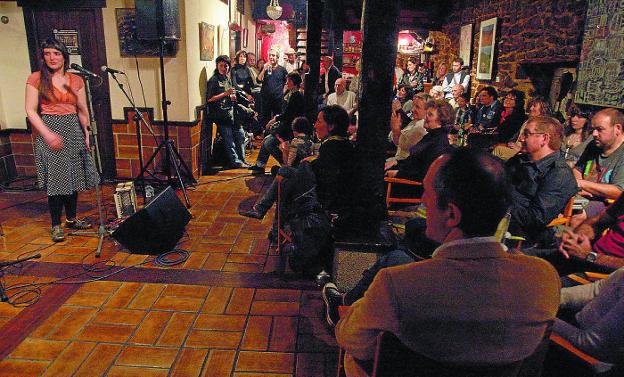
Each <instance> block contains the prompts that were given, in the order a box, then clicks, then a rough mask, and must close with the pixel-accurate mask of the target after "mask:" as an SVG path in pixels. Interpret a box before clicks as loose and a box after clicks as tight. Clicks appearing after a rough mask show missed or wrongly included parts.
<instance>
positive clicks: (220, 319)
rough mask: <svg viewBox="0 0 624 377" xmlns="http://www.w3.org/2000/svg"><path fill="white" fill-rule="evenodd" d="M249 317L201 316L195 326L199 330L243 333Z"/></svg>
mask: <svg viewBox="0 0 624 377" xmlns="http://www.w3.org/2000/svg"><path fill="white" fill-rule="evenodd" d="M246 319H247V317H245V316H243V315H222V314H200V315H199V316H198V317H197V321H195V324H194V325H193V328H194V329H198V330H223V331H243V330H244V329H245V323H246Z"/></svg>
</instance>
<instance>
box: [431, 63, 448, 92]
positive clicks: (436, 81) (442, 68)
mask: <svg viewBox="0 0 624 377" xmlns="http://www.w3.org/2000/svg"><path fill="white" fill-rule="evenodd" d="M447 73H448V69H447V67H446V63H440V65H438V73H437V74H436V77H434V78H433V80H432V82H433V85H439V86H442V83H443V82H444V79H445V78H446V74H447Z"/></svg>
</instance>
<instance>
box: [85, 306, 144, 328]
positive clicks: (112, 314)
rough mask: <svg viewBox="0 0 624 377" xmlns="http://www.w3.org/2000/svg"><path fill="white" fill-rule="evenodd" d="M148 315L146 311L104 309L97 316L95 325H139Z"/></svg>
mask: <svg viewBox="0 0 624 377" xmlns="http://www.w3.org/2000/svg"><path fill="white" fill-rule="evenodd" d="M146 314H147V312H146V311H145V310H130V309H103V310H102V311H101V312H99V313H98V314H97V315H96V316H95V318H94V319H93V323H103V324H111V325H138V324H139V322H141V320H143V318H144V317H145V315H146Z"/></svg>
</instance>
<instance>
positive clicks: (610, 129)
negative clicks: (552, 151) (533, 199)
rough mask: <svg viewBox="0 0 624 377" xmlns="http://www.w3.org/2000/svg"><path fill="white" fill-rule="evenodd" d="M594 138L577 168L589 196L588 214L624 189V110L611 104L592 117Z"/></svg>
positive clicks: (579, 184) (582, 192) (596, 212)
mask: <svg viewBox="0 0 624 377" xmlns="http://www.w3.org/2000/svg"><path fill="white" fill-rule="evenodd" d="M591 122H592V128H593V131H592V136H593V138H594V141H593V142H592V143H589V144H587V147H586V148H585V150H584V151H583V154H582V155H581V157H580V158H579V160H578V161H577V163H576V166H575V168H574V176H575V177H576V180H577V182H578V186H579V187H580V188H581V190H582V191H581V195H583V196H585V197H587V198H589V199H590V204H589V206H588V208H587V209H586V212H587V217H591V216H594V215H596V214H598V213H600V212H601V211H602V209H604V201H605V200H606V199H616V198H617V197H618V196H620V194H621V193H622V190H623V189H624V146H622V144H623V143H624V114H622V112H621V111H619V110H616V109H613V108H608V109H604V110H601V111H599V112H597V113H596V115H594V116H593V118H592V119H591Z"/></svg>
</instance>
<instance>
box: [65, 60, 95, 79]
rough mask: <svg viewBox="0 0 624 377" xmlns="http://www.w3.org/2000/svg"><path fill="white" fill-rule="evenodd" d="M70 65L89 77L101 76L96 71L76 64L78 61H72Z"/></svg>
mask: <svg viewBox="0 0 624 377" xmlns="http://www.w3.org/2000/svg"><path fill="white" fill-rule="evenodd" d="M69 67H70V68H71V69H75V70H76V71H78V72H79V73H80V74H82V75H85V76H87V78H95V77H99V76H98V75H96V74H95V73H93V72H91V71H89V70H87V69H85V68H83V67H81V66H79V65H78V64H76V63H72V64H71V65H70V66H69Z"/></svg>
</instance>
